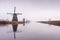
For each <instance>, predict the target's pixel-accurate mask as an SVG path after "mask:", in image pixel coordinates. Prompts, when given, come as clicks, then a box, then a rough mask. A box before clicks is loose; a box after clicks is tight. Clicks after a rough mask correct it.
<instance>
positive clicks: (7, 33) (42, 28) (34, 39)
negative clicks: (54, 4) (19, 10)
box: [0, 23, 60, 40]
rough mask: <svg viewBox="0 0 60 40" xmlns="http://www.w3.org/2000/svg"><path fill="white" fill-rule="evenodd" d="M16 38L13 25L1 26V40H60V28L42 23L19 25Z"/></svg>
mask: <svg viewBox="0 0 60 40" xmlns="http://www.w3.org/2000/svg"><path fill="white" fill-rule="evenodd" d="M15 36H16V37H14V32H13V27H12V25H4V26H2V25H1V26H0V40H60V27H59V26H54V25H48V24H41V23H29V24H26V25H25V26H23V25H22V24H18V27H17V31H16V32H15Z"/></svg>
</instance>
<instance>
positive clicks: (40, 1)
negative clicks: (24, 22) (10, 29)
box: [0, 0, 60, 20]
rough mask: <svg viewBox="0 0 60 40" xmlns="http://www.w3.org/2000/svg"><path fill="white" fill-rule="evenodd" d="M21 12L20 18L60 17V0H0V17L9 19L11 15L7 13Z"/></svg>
mask: <svg viewBox="0 0 60 40" xmlns="http://www.w3.org/2000/svg"><path fill="white" fill-rule="evenodd" d="M14 6H16V12H19V13H22V14H23V15H22V16H21V15H20V16H19V15H18V19H19V20H20V18H21V19H22V18H26V19H28V20H48V19H52V20H53V19H60V0H0V19H9V20H11V16H12V15H7V13H12V12H14V11H13V10H14Z"/></svg>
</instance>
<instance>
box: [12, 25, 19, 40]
mask: <svg viewBox="0 0 60 40" xmlns="http://www.w3.org/2000/svg"><path fill="white" fill-rule="evenodd" d="M12 28H13V32H14V39H15V38H16V36H15V32H17V28H18V24H16V25H12Z"/></svg>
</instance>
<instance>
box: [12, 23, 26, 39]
mask: <svg viewBox="0 0 60 40" xmlns="http://www.w3.org/2000/svg"><path fill="white" fill-rule="evenodd" d="M22 24H23V26H25V23H22ZM12 29H13V32H14V39H16V32H18V31H17V29H18V24H12ZM19 32H22V31H19Z"/></svg>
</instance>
